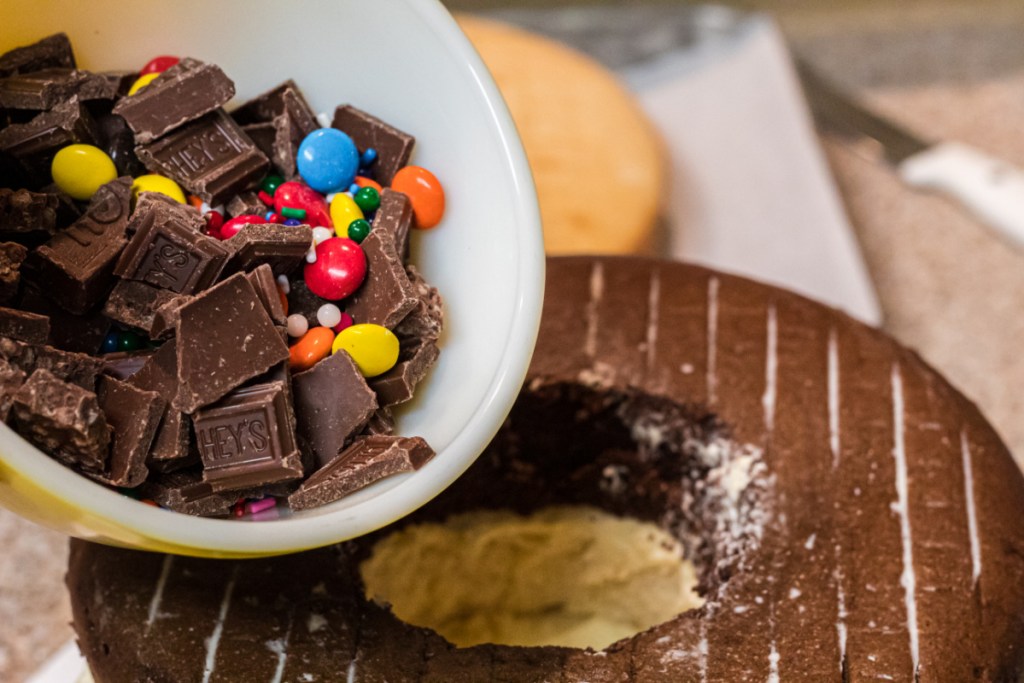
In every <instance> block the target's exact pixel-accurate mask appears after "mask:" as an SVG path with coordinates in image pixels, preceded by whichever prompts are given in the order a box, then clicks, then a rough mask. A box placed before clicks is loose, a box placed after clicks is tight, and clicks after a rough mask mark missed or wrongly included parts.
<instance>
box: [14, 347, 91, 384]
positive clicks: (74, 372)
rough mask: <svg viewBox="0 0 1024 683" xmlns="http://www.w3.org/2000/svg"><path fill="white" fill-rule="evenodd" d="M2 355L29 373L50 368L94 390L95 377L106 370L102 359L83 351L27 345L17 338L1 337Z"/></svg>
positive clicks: (60, 376) (61, 377)
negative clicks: (76, 351)
mask: <svg viewBox="0 0 1024 683" xmlns="http://www.w3.org/2000/svg"><path fill="white" fill-rule="evenodd" d="M0 358H3V359H4V360H6V361H7V362H8V363H10V364H11V365H13V366H14V367H16V368H18V369H19V370H21V371H22V372H24V373H25V374H26V375H31V374H32V373H34V372H35V371H36V370H47V371H48V372H51V373H53V374H54V375H55V376H56V377H58V378H59V379H62V380H64V381H65V382H70V383H72V384H77V385H78V386H80V387H82V388H83V389H86V390H88V391H93V389H95V387H96V377H97V376H98V375H99V374H100V371H101V370H103V361H101V360H100V359H98V358H93V357H92V356H87V355H86V354H84V353H75V352H72V351H62V350H60V349H55V348H53V347H52V346H46V345H44V344H27V343H25V342H20V341H18V340H16V339H9V338H8V337H0Z"/></svg>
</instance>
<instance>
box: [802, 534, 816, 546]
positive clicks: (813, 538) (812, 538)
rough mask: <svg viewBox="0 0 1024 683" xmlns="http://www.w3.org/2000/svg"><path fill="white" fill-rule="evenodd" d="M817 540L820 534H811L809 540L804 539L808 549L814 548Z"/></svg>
mask: <svg viewBox="0 0 1024 683" xmlns="http://www.w3.org/2000/svg"><path fill="white" fill-rule="evenodd" d="M817 540H818V534H811V535H810V536H808V537H807V540H806V541H804V547H805V548H807V549H808V550H814V543H815V541H817Z"/></svg>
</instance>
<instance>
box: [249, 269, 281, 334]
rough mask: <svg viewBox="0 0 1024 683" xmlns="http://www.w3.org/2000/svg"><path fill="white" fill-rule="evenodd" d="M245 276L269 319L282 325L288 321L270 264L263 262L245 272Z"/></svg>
mask: <svg viewBox="0 0 1024 683" xmlns="http://www.w3.org/2000/svg"><path fill="white" fill-rule="evenodd" d="M245 277H246V279H248V280H249V284H251V285H252V288H253V289H254V290H256V296H258V297H259V298H260V302H261V303H262V304H263V307H264V308H265V309H267V315H269V316H270V319H271V320H272V321H273V322H274V323H275V324H277V325H284V324H285V323H286V322H287V321H288V316H287V314H285V311H284V304H283V303H282V302H281V290H280V289H278V288H277V280H276V279H274V272H273V271H272V270H271V269H270V266H268V265H267V264H265V263H264V264H262V265H260V266H257V267H256V268H255V269H254V270H253V271H252V272H249V273H246V275H245Z"/></svg>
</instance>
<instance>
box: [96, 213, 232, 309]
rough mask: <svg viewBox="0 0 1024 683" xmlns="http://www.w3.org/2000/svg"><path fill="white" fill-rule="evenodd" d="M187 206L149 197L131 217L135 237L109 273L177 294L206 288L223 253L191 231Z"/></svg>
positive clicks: (221, 262) (221, 265)
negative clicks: (142, 206)
mask: <svg viewBox="0 0 1024 683" xmlns="http://www.w3.org/2000/svg"><path fill="white" fill-rule="evenodd" d="M194 213H195V211H194V210H193V209H192V208H191V207H186V206H183V205H181V204H175V203H169V202H165V201H163V200H160V199H157V198H151V199H150V201H149V202H148V203H147V204H146V206H145V208H144V209H143V210H139V209H137V210H136V211H135V214H134V215H133V216H132V226H133V227H134V228H135V234H134V235H133V236H132V239H131V242H129V243H128V246H127V247H126V248H125V250H124V253H123V254H121V259H120V260H119V261H118V262H117V267H116V268H115V269H114V273H115V274H117V275H118V276H120V277H123V278H126V279H129V280H141V281H143V282H147V283H149V284H151V285H153V286H154V287H160V288H162V289H168V290H170V291H172V292H177V293H179V294H192V293H193V292H197V291H199V290H202V289H205V288H207V287H209V286H210V285H211V284H212V283H213V282H214V281H216V279H217V276H218V275H220V272H221V270H222V269H223V268H224V263H225V262H226V261H227V258H228V250H227V248H226V247H224V246H223V245H222V244H221V243H220V241H219V240H216V239H214V238H212V237H209V236H207V235H204V234H202V233H200V232H196V231H195V230H194V229H193V227H192V217H191V215H192V214H194Z"/></svg>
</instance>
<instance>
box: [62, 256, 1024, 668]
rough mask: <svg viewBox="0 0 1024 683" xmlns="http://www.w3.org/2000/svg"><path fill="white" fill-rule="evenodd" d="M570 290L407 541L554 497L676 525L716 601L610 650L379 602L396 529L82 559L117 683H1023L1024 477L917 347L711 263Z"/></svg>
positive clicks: (587, 270) (628, 271)
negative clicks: (481, 630) (386, 547)
mask: <svg viewBox="0 0 1024 683" xmlns="http://www.w3.org/2000/svg"><path fill="white" fill-rule="evenodd" d="M547 291H548V292H550V293H551V295H550V296H549V297H548V298H547V300H546V303H545V309H544V317H543V322H542V326H541V332H540V338H539V341H538V345H537V349H536V353H535V355H534V359H533V364H532V367H531V370H530V373H529V379H528V382H527V386H526V388H525V390H524V392H523V395H522V396H521V398H520V400H519V402H518V403H517V405H516V407H515V409H514V410H513V412H512V414H511V415H510V417H509V420H508V422H507V424H506V425H505V427H504V428H503V429H502V431H501V432H500V433H499V435H498V436H497V437H496V439H495V440H494V442H493V443H492V444H491V446H490V447H489V449H488V450H487V451H486V452H485V454H484V455H483V456H481V458H480V459H479V460H478V461H477V462H476V463H475V464H474V465H473V466H472V467H471V468H470V470H469V471H468V472H467V473H466V474H465V475H463V477H461V478H460V479H459V480H458V481H457V482H456V483H455V484H453V485H452V487H450V488H449V489H448V490H447V491H445V492H444V493H443V494H442V495H441V496H439V497H438V498H437V499H436V500H435V501H433V502H431V503H430V504H428V505H427V506H425V507H424V508H423V509H422V510H420V511H418V512H417V513H415V514H413V515H412V516H411V517H409V518H407V519H405V520H403V521H402V522H399V523H398V524H399V526H401V525H404V524H409V523H414V522H417V521H427V520H437V519H442V518H444V517H446V516H448V515H450V514H452V513H455V512H463V511H467V510H472V509H480V508H511V509H514V510H516V511H519V512H526V511H529V510H532V509H536V508H539V507H542V506H545V505H550V504H590V505H596V506H598V507H601V508H603V509H607V510H609V511H611V512H614V513H618V514H625V515H629V516H632V517H637V518H640V519H646V520H651V521H654V522H656V523H658V524H660V525H661V526H663V527H664V528H666V529H667V530H669V531H670V532H671V533H673V534H675V535H676V536H678V537H679V538H680V539H681V540H682V541H683V543H684V546H685V547H687V548H688V550H689V553H690V556H691V557H692V558H693V559H694V561H695V562H696V564H697V566H698V568H699V569H700V571H701V577H702V578H701V587H702V590H703V592H704V594H705V597H706V603H705V605H704V606H703V607H702V608H700V609H698V610H692V611H689V612H686V613H683V614H680V615H679V616H678V617H676V618H674V619H672V620H670V621H668V622H666V623H664V624H661V625H659V626H656V627H654V628H652V629H650V630H648V631H646V632H644V633H641V634H638V635H637V636H635V637H634V638H631V639H628V640H623V641H620V642H619V643H616V644H614V645H612V646H611V647H609V648H607V649H606V650H604V651H601V652H594V651H591V650H574V649H567V648H554V647H538V648H518V647H503V646H493V645H484V646H477V647H472V648H464V649H457V648H454V647H452V646H451V645H449V644H448V643H446V642H445V641H444V640H443V639H442V638H441V637H440V636H438V635H437V634H435V633H433V632H431V631H428V630H426V629H420V628H414V627H412V626H409V625H406V624H403V623H401V622H399V621H398V620H397V619H396V618H395V617H393V616H392V615H391V613H390V612H389V611H388V609H387V608H386V607H385V606H380V605H377V604H374V603H370V602H367V601H366V600H365V599H363V597H362V585H361V582H360V579H359V578H358V570H357V567H358V563H359V561H360V560H361V559H363V558H365V557H366V555H367V553H368V552H369V549H370V548H371V547H372V544H373V543H374V541H375V540H377V539H378V538H379V537H380V535H379V534H377V535H371V536H369V537H366V538H362V539H357V540H355V541H351V542H348V543H344V544H341V545H339V546H334V547H331V548H327V549H322V550H317V551H313V552H311V553H306V554H300V555H294V556H290V557H284V558H275V559H268V560H260V561H254V562H237V561H236V562H225V561H211V560H195V559H186V558H171V557H167V556H161V555H154V554H147V553H139V552H133V551H127V550H119V549H113V548H106V547H101V546H97V545H90V544H88V543H84V542H81V541H73V543H72V556H71V564H70V569H69V574H68V585H69V588H70V591H71V598H72V606H73V610H74V615H75V629H76V632H77V634H78V638H79V642H80V643H81V645H82V648H83V651H84V652H85V654H86V657H87V658H88V660H89V663H90V665H91V667H92V669H93V671H94V673H95V675H96V679H97V681H99V682H100V683H105V682H108V681H136V680H176V681H185V680H197V681H198V680H210V681H215V680H287V681H291V680H346V679H347V680H349V681H357V682H358V681H378V680H388V681H412V680H415V681H445V682H446V683H453V682H457V681H473V682H476V681H559V682H560V683H570V682H582V681H589V682H590V683H606V682H609V683H610V682H613V681H615V682H622V683H633V682H635V683H639V682H641V681H643V682H662V681H664V682H669V681H671V682H673V683H675V682H678V681H745V680H751V681H843V682H853V681H873V680H895V681H966V680H984V681H1009V680H1017V679H1016V676H1017V674H1019V673H1020V671H1021V668H1022V661H1024V653H1022V652H1021V649H1020V643H1021V642H1024V622H1022V620H1021V619H1020V615H1021V614H1024V527H1022V526H1021V524H1020V519H1021V518H1022V517H1024V478H1022V476H1021V474H1020V472H1019V470H1018V469H1017V466H1016V465H1015V464H1014V462H1013V460H1012V458H1011V457H1010V455H1009V453H1008V452H1007V450H1006V448H1005V446H1004V445H1003V444H1002V442H1001V441H1000V439H999V437H998V436H997V435H996V434H995V432H994V431H993V430H992V428H991V427H990V426H989V425H988V424H987V423H986V422H985V420H984V418H983V417H982V416H981V415H980V413H979V412H978V410H977V409H976V408H975V407H974V405H973V404H971V403H970V402H969V401H967V400H966V399H965V398H964V397H963V396H961V395H960V394H959V393H958V392H957V391H956V390H955V389H953V388H952V387H951V386H950V385H949V384H948V383H947V382H946V381H944V380H943V379H942V378H941V377H940V376H939V375H938V374H937V373H936V372H935V371H933V370H932V369H931V368H929V367H928V366H927V365H926V364H925V363H924V362H923V361H922V360H921V359H920V358H918V356H917V355H915V354H914V353H913V352H911V351H908V350H906V349H903V348H902V347H900V346H899V345H898V344H896V343H895V342H893V341H892V340H891V339H889V338H888V337H886V336H884V335H883V334H881V333H879V332H877V331H875V330H872V329H869V328H867V327H865V326H863V325H861V324H859V323H857V322H855V321H853V320H851V319H850V318H848V317H846V316H845V315H843V314H841V313H838V312H836V311H834V310H830V309H827V308H825V307H823V306H820V305H818V304H815V303H812V302H810V301H808V300H806V299H803V298H801V297H798V296H796V295H793V294H789V293H786V292H783V291H781V290H778V289H774V288H771V287H767V286H763V285H759V284H755V283H752V282H750V281H747V280H743V279H740V278H736V277H732V276H728V275H723V274H719V273H715V272H712V271H709V270H705V269H702V268H697V267H694V266H687V265H681V264H675V263H668V262H660V261H653V260H643V259H635V258H589V257H576V258H565V259H554V260H551V261H549V268H548V282H547ZM442 457H443V456H442ZM392 528H394V527H392ZM388 531H389V530H385V531H384V532H380V533H388ZM275 677H276V678H275Z"/></svg>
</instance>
